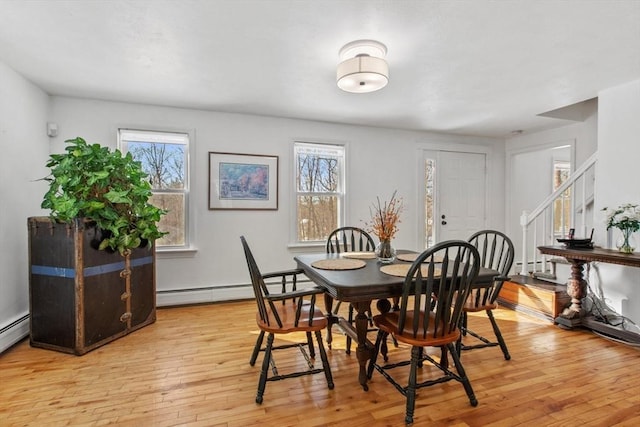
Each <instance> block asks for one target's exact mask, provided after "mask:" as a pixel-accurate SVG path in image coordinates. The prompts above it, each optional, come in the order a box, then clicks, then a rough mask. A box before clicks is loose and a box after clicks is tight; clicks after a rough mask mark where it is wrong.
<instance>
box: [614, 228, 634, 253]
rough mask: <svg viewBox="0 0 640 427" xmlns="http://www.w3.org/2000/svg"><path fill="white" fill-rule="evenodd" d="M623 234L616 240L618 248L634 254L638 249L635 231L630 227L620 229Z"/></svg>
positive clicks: (623, 251)
mask: <svg viewBox="0 0 640 427" xmlns="http://www.w3.org/2000/svg"><path fill="white" fill-rule="evenodd" d="M620 231H621V232H622V236H620V238H618V240H617V241H616V247H617V248H618V250H619V251H620V252H622V253H625V254H632V253H633V251H635V249H636V242H635V240H634V238H633V231H631V230H629V229H623V230H620Z"/></svg>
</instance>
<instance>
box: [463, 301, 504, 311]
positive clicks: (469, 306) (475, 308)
mask: <svg viewBox="0 0 640 427" xmlns="http://www.w3.org/2000/svg"><path fill="white" fill-rule="evenodd" d="M462 308H463V310H464V311H468V312H471V313H475V312H476V311H486V310H496V309H497V308H498V303H496V302H494V303H493V304H478V305H476V304H474V303H473V301H469V300H467V302H466V303H465V304H464V306H463V307H462Z"/></svg>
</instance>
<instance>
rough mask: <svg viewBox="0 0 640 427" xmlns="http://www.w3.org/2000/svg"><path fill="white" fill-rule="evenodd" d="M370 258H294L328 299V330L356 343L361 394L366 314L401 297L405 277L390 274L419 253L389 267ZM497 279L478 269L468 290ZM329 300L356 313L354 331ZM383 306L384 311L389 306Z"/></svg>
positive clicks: (367, 344)
mask: <svg viewBox="0 0 640 427" xmlns="http://www.w3.org/2000/svg"><path fill="white" fill-rule="evenodd" d="M372 254H373V253H368V252H362V253H361V252H353V253H351V252H345V253H333V254H327V253H313V254H301V255H296V256H294V260H295V261H296V263H297V265H298V268H301V269H302V270H303V271H304V273H305V275H306V276H307V277H309V279H310V280H311V281H313V282H314V283H315V284H316V285H318V286H319V287H321V288H323V289H324V291H325V293H326V296H327V297H328V298H325V305H326V307H325V309H326V313H327V317H328V319H329V327H331V325H334V324H338V325H339V327H340V328H341V329H342V330H343V331H344V333H345V334H347V335H349V336H350V337H351V338H352V339H353V340H354V341H356V342H357V347H356V357H357V359H358V364H359V372H358V381H359V383H360V385H361V386H362V388H363V390H365V391H368V389H369V388H368V385H367V381H368V377H367V363H368V362H369V361H370V359H371V357H372V354H373V347H374V346H373V343H372V342H371V341H369V340H368V338H367V331H368V328H369V318H368V316H367V312H368V311H369V310H370V307H371V302H372V301H373V300H375V299H377V300H381V301H384V302H386V301H387V299H388V298H393V297H399V296H401V295H402V288H403V284H404V281H405V276H404V275H399V274H397V273H394V274H391V273H392V272H393V270H394V269H395V270H397V271H403V268H402V267H406V268H404V270H407V269H408V266H409V265H411V260H412V259H413V258H415V257H416V256H417V255H418V254H419V252H416V251H412V250H398V251H397V256H396V259H395V260H394V261H393V262H392V263H390V264H389V263H384V264H383V263H380V262H379V261H378V260H377V258H376V257H375V256H374V255H372ZM401 264H405V265H404V266H403V265H401ZM394 266H395V267H394ZM396 267H397V268H396ZM385 271H386V272H385ZM497 276H500V273H499V272H498V271H497V270H492V269H488V268H484V267H480V271H479V273H478V277H477V279H476V281H475V282H474V284H473V285H472V286H481V285H482V284H483V283H485V284H486V283H488V282H490V281H492V280H493V278H494V277H497ZM333 300H337V301H344V302H347V303H349V304H351V305H352V306H353V308H354V309H355V310H356V312H357V315H356V318H355V327H354V325H352V324H351V322H349V321H348V320H347V319H345V318H344V317H341V316H337V315H335V314H333V313H332V312H331V301H333ZM386 305H387V307H388V306H390V303H387V304H386Z"/></svg>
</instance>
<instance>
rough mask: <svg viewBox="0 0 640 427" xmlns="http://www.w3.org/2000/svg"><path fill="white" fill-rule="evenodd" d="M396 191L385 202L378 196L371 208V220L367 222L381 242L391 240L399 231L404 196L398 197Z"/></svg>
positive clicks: (370, 229)
mask: <svg viewBox="0 0 640 427" xmlns="http://www.w3.org/2000/svg"><path fill="white" fill-rule="evenodd" d="M396 193H397V190H396V191H394V192H393V194H392V195H391V199H390V200H389V201H388V202H387V201H385V202H384V203H383V202H381V201H380V198H379V197H377V198H376V200H377V202H376V203H374V204H373V205H372V206H371V208H370V209H369V211H370V213H371V222H370V223H367V224H366V225H367V228H368V229H369V231H370V232H372V233H373V234H375V235H376V236H378V239H380V241H381V242H382V241H389V240H391V239H392V238H393V236H395V234H396V232H397V231H398V224H399V223H400V213H401V212H402V209H403V203H402V198H398V197H397V196H396Z"/></svg>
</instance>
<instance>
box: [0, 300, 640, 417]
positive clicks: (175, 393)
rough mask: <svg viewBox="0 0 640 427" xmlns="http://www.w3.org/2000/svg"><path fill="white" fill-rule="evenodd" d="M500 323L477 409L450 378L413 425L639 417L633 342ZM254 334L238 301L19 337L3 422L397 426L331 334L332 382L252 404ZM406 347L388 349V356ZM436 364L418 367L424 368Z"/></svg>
mask: <svg viewBox="0 0 640 427" xmlns="http://www.w3.org/2000/svg"><path fill="white" fill-rule="evenodd" d="M341 309H344V310H345V311H346V310H347V305H346V304H343V307H341ZM496 318H497V321H498V323H499V325H500V327H501V329H502V332H503V335H504V336H505V339H506V341H507V345H508V346H509V350H510V353H511V355H512V359H511V360H510V361H505V360H504V358H503V357H502V353H501V351H500V349H499V348H498V347H493V348H488V349H483V350H473V351H466V352H463V354H462V360H463V363H464V364H465V368H466V370H467V374H468V376H469V378H470V379H471V383H472V386H473V388H474V390H475V393H476V396H477V397H478V401H479V405H478V406H477V407H472V406H471V405H470V404H469V400H468V398H467V396H466V394H465V393H464V390H463V389H462V386H461V385H460V384H458V383H456V382H449V383H446V384H440V385H437V386H433V387H428V388H426V389H421V390H419V392H418V397H417V401H416V411H415V416H414V417H415V420H416V425H424V424H429V425H430V426H448V427H449V426H455V427H462V426H467V427H476V426H478V427H479V426H493V427H502V426H504V427H507V426H508V427H513V426H533V427H540V426H563V427H564V426H580V427H585V426H632V425H633V426H635V425H640V397H639V396H640V371H639V370H638V369H636V367H637V363H638V360H639V358H640V350H639V349H638V348H637V347H631V346H627V345H625V344H622V343H618V342H614V341H609V340H607V339H605V338H603V337H601V336H596V335H594V334H591V333H589V332H588V331H585V330H580V329H578V330H570V331H568V330H563V329H560V328H558V327H555V326H553V325H550V324H549V323H547V322H545V321H542V320H540V319H536V318H531V317H528V316H527V315H526V314H522V313H517V312H514V311H511V310H508V309H500V310H498V311H497V313H496ZM469 325H470V327H471V329H473V330H475V331H476V332H480V333H481V334H483V335H486V336H491V333H492V332H491V329H490V324H489V322H488V321H487V319H486V318H484V317H483V314H477V315H473V316H471V317H470V319H469ZM258 332H259V331H258V329H257V327H256V325H255V305H254V303H253V302H252V301H240V302H229V303H216V304H211V305H198V306H191V307H176V308H169V309H159V310H158V321H157V322H156V323H154V324H152V325H149V326H146V327H144V328H142V329H140V330H138V331H136V332H134V333H132V334H130V335H127V336H125V337H123V338H121V339H118V340H116V341H113V342H111V343H109V344H107V345H105V346H103V347H100V348H98V349H96V350H94V351H91V352H89V353H87V354H85V355H83V356H74V355H69V354H64V353H59V352H55V351H50V350H44V349H39V348H32V347H30V346H29V343H28V341H27V340H24V341H22V342H20V343H18V344H17V345H15V346H14V347H12V348H11V349H9V350H8V351H6V352H5V353H3V354H1V355H0V425H1V426H2V427H5V426H7V427H13V426H42V425H46V426H103V425H118V426H125V427H127V426H136V427H139V426H154V427H155V426H159V427H171V426H192V427H198V426H207V427H222V426H224V427H240V426H242V427H244V426H247V425H261V426H267V427H268V426H278V427H281V426H298V425H305V426H343V425H344V426H351V427H360V426H362V427H371V426H403V425H404V411H405V399H404V397H403V396H402V395H401V394H400V393H398V392H397V391H396V390H395V389H394V388H393V387H392V386H391V385H390V384H389V383H388V382H387V381H386V380H385V379H384V378H383V377H382V376H381V375H380V374H379V373H377V372H375V373H374V375H373V378H372V380H371V381H370V384H369V391H368V392H364V391H363V390H362V389H361V387H360V386H359V384H358V381H357V367H358V362H357V359H356V357H355V351H353V352H352V354H351V355H347V354H346V353H345V338H344V337H343V336H342V335H341V334H340V333H339V332H338V330H337V329H336V330H334V342H333V346H332V347H333V348H332V349H331V350H328V349H327V353H328V357H329V361H330V364H331V368H332V372H333V377H334V382H335V389H334V390H329V389H328V388H327V385H326V382H325V379H324V376H323V375H321V374H320V375H314V376H307V377H299V378H292V379H287V380H283V381H277V382H270V383H268V384H267V388H266V393H265V396H264V402H263V404H262V405H257V404H256V403H255V394H256V388H257V382H258V376H259V373H260V366H261V363H262V356H263V355H262V354H260V356H259V359H258V363H256V366H253V367H252V366H249V356H250V354H251V350H252V348H253V345H254V343H255V340H256V338H257V336H258ZM325 335H326V334H325ZM374 336H375V335H374V334H371V338H372V339H373V338H374ZM465 339H467V338H465ZM289 341H291V340H290V339H289ZM429 351H430V352H431V350H429ZM408 352H409V351H408V348H407V347H406V346H403V345H400V347H398V348H395V347H394V346H393V345H391V344H390V346H389V357H390V359H391V360H395V359H399V358H400V357H403V358H404V357H408ZM433 356H434V357H436V358H437V357H438V356H439V354H438V352H437V351H435V352H433ZM275 358H276V361H277V364H278V369H279V370H285V369H292V368H300V367H301V366H304V360H303V359H302V357H301V356H300V354H299V352H298V351H297V350H289V351H286V352H284V353H283V352H279V353H276V355H275ZM316 363H319V358H318V360H317V362H316ZM432 371H433V367H429V366H428V365H425V367H424V368H422V369H421V372H420V373H419V376H420V377H421V378H426V377H428V376H429V374H431V373H432ZM406 375H407V374H406V373H401V374H399V376H400V377H403V376H404V377H405V378H406Z"/></svg>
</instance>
